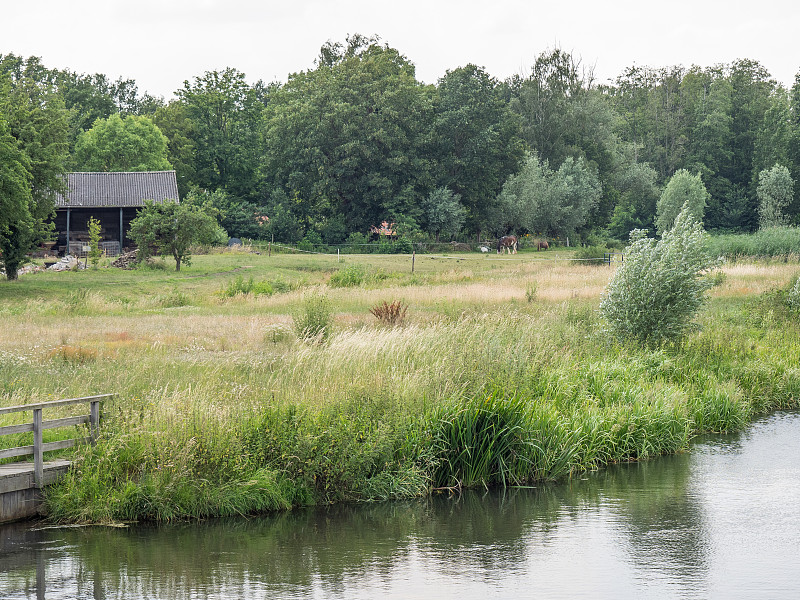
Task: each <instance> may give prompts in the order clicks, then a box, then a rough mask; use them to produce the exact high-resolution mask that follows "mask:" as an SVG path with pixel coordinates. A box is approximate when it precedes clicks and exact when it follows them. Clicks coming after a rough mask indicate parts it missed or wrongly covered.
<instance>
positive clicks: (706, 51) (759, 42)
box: [0, 0, 800, 99]
mask: <svg viewBox="0 0 800 600" xmlns="http://www.w3.org/2000/svg"><path fill="white" fill-rule="evenodd" d="M0 2H2V5H3V8H2V11H0V15H1V16H0V53H1V54H8V53H14V54H17V55H22V56H39V57H41V58H42V60H43V62H44V64H45V65H46V66H47V67H50V68H59V69H63V68H68V69H70V70H72V71H76V72H78V73H104V74H106V75H108V76H110V77H111V78H112V79H116V78H117V77H123V78H125V79H134V80H136V83H137V84H138V86H139V91H140V92H141V93H143V92H149V93H150V94H153V95H155V96H163V97H165V98H166V99H169V98H171V97H172V96H173V93H174V91H175V90H177V89H179V88H181V87H183V82H184V81H185V80H189V81H191V80H193V78H194V77H196V76H201V75H202V74H203V73H204V72H206V71H211V70H214V69H224V68H225V67H234V68H236V69H239V70H240V71H242V72H244V73H245V74H246V76H247V80H248V81H250V82H251V83H253V82H255V81H257V80H259V79H261V80H263V81H264V82H272V81H279V82H285V81H286V79H287V77H288V75H289V74H290V73H295V72H298V71H304V70H308V69H312V68H314V59H315V58H316V57H317V56H318V54H319V49H320V46H322V45H323V44H324V43H325V42H326V41H328V40H330V41H333V42H337V41H340V42H343V41H344V40H345V38H346V36H347V35H348V34H352V33H360V34H363V35H366V36H370V35H373V34H377V35H378V36H379V37H380V38H381V41H382V42H384V43H386V44H388V45H389V46H391V47H393V48H396V49H397V50H398V51H399V52H400V53H402V54H403V55H405V56H406V57H407V58H408V59H409V60H410V61H411V62H412V63H414V64H415V65H416V70H417V78H418V79H420V80H422V81H424V82H426V83H435V82H436V81H437V80H438V79H439V78H440V77H441V76H442V75H444V74H445V72H446V71H447V70H448V69H454V68H457V67H459V66H463V65H466V64H468V63H474V64H477V65H479V66H482V67H484V68H485V69H486V70H487V71H488V72H489V73H490V74H491V75H493V76H494V77H496V78H498V79H505V78H506V77H509V76H511V75H514V74H524V73H527V72H528V70H529V68H530V66H531V65H532V64H533V62H534V61H535V59H536V57H537V56H538V55H539V54H541V53H542V52H544V51H547V50H549V49H552V48H555V47H558V48H561V49H562V50H565V51H567V52H570V53H571V54H572V55H573V57H575V58H576V59H580V61H581V64H582V65H584V66H586V67H588V68H592V69H593V70H594V75H595V79H596V80H597V81H599V82H600V83H605V82H606V81H608V80H613V79H614V78H615V77H616V76H617V75H619V74H620V73H621V72H622V71H623V70H624V69H625V68H626V67H629V66H631V65H638V66H652V67H661V66H671V65H684V66H687V67H688V66H691V65H693V64H696V65H700V66H704V67H705V66H711V65H714V64H718V63H730V62H732V61H734V60H737V59H741V58H750V59H754V60H758V61H759V62H760V63H761V64H762V65H763V66H764V67H766V68H767V70H769V72H770V73H771V74H772V76H773V77H774V78H775V79H777V80H778V81H779V82H782V83H784V84H785V85H786V86H791V84H792V83H793V82H794V77H795V74H797V73H798V71H800V36H798V35H797V29H798V25H800V3H798V2H796V1H792V0H761V1H760V2H756V3H754V2H752V1H747V2H745V1H741V0H728V1H724V0H714V1H711V0H670V1H667V2H658V3H655V2H647V1H646V0H638V1H635V0H605V1H603V2H600V1H598V0H572V1H570V0H566V1H564V2H560V3H559V2H555V1H553V0H549V1H547V2H541V1H538V0H530V1H527V2H526V1H523V0H460V1H452V0H445V1H437V0H427V1H425V0H404V1H402V2H391V3H389V2H380V1H378V0H374V1H372V2H367V1H364V0H330V1H319V0H293V1H291V0H285V1H283V2H274V1H271V0H264V1H261V2H259V1H257V0H127V1H125V2H120V1H118V0H0Z"/></svg>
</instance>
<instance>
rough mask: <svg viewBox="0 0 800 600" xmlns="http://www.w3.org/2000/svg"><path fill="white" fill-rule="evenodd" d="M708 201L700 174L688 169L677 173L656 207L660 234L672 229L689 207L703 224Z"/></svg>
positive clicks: (692, 213) (693, 215)
mask: <svg viewBox="0 0 800 600" xmlns="http://www.w3.org/2000/svg"><path fill="white" fill-rule="evenodd" d="M707 201H708V192H707V191H706V186H705V185H703V180H702V178H701V177H700V174H699V173H698V174H696V175H692V174H691V173H689V171H687V170H686V169H681V170H679V171H677V172H676V173H675V174H674V175H673V176H672V177H671V178H670V180H669V183H668V184H667V187H666V188H664V192H663V193H662V194H661V197H660V198H659V199H658V205H657V207H656V210H657V212H658V215H657V216H656V227H657V228H658V234H659V235H663V234H664V232H666V231H668V230H670V229H672V226H673V224H674V223H675V219H676V217H677V216H678V214H679V213H680V212H681V211H682V210H683V208H684V207H687V206H688V208H689V212H690V213H691V215H692V217H693V218H694V219H695V220H696V221H697V222H698V223H701V224H702V222H703V214H704V213H705V209H706V203H707Z"/></svg>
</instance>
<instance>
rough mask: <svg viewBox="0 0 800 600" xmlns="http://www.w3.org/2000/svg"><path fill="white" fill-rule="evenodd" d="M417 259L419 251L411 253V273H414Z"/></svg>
mask: <svg viewBox="0 0 800 600" xmlns="http://www.w3.org/2000/svg"><path fill="white" fill-rule="evenodd" d="M416 258H417V251H416V250H412V251H411V272H412V273H413V272H414V260H415V259H416Z"/></svg>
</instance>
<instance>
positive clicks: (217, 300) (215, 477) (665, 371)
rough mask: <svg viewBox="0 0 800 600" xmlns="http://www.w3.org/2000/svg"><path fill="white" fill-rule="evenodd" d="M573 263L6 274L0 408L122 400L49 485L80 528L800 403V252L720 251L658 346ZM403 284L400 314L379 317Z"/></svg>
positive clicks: (367, 485) (412, 474)
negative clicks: (728, 259)
mask: <svg viewBox="0 0 800 600" xmlns="http://www.w3.org/2000/svg"><path fill="white" fill-rule="evenodd" d="M571 256H572V255H571V254H570V253H569V252H568V251H560V252H548V253H536V252H526V253H520V254H518V255H515V256H511V257H499V256H497V255H496V254H489V255H477V254H464V255H458V254H453V255H450V256H442V255H436V256H434V255H418V256H417V257H416V259H415V263H414V273H413V274H412V272H411V258H410V257H408V256H402V255H347V256H344V255H343V256H342V257H341V260H339V259H338V258H337V257H336V256H335V255H333V256H332V255H299V256H298V255H288V254H276V255H273V256H271V257H270V256H267V255H266V254H264V253H262V254H255V253H250V252H244V251H239V252H236V251H225V252H221V253H216V254H208V255H202V256H196V257H194V261H193V264H192V265H191V266H185V267H182V269H181V271H180V272H175V271H174V270H173V268H174V265H173V264H172V263H171V262H167V263H165V264H164V265H162V266H160V267H159V266H156V267H154V268H149V269H143V270H134V271H121V270H117V269H98V270H89V271H84V272H67V273H37V274H32V275H26V276H23V277H21V278H20V280H19V281H17V282H5V281H2V282H0V319H2V323H3V325H2V329H0V405H4V406H8V405H16V404H24V403H29V402H37V401H42V400H48V399H54V398H59V397H74V396H80V395H91V394H98V393H106V392H114V393H116V394H118V396H117V398H116V399H115V400H114V401H112V402H110V403H108V404H107V405H106V406H105V407H104V412H103V416H104V424H103V436H102V439H101V440H100V442H99V443H98V444H97V446H96V447H94V448H91V447H85V448H82V449H80V450H78V451H76V458H77V459H78V463H77V465H78V466H77V467H76V468H75V469H74V470H73V472H72V473H71V474H70V475H69V476H68V477H66V478H65V479H64V480H63V481H62V483H60V484H59V485H57V486H54V487H53V488H51V489H50V490H49V492H48V497H47V500H48V505H49V508H50V511H51V515H52V517H53V518H54V519H57V520H64V521H110V520H133V519H156V520H169V519H174V518H185V517H202V516H214V515H226V514H246V513H252V512H259V511H264V510H276V509H286V508H290V507H292V506H296V505H303V504H312V503H324V502H337V501H349V500H362V501H363V500H376V499H386V498H398V497H407V496H414V495H419V494H425V493H430V492H431V491H432V490H434V489H437V488H450V489H452V488H456V487H458V486H462V485H463V486H474V485H491V484H496V483H505V484H506V485H515V484H523V483H530V482H532V481H537V480H542V479H555V478H560V477H564V476H567V475H569V474H570V473H574V472H579V471H582V470H585V469H594V468H598V467H601V466H602V465H604V464H607V463H609V462H614V461H623V460H637V459H642V458H647V457H650V456H654V455H658V454H662V453H667V452H676V451H680V450H682V449H684V448H685V447H686V446H687V443H688V440H689V439H690V438H691V437H692V436H693V435H695V434H697V433H699V432H703V431H726V430H736V429H740V428H741V427H743V426H744V425H745V424H746V423H748V422H749V421H750V419H751V417H752V416H753V415H754V414H756V413H760V412H764V411H767V410H771V409H774V408H778V407H796V406H797V404H798V398H799V397H800V369H798V364H800V341H798V339H800V336H798V333H800V332H799V331H798V320H797V317H796V315H793V314H791V313H789V312H787V311H786V310H785V309H784V308H783V307H782V305H781V304H780V302H778V301H777V300H776V295H775V293H774V290H776V289H780V288H785V287H786V286H787V285H788V283H789V282H790V281H791V280H792V279H793V278H794V277H796V275H797V274H798V271H800V267H798V265H797V264H795V263H791V262H780V263H767V262H762V263H743V262H737V263H736V264H733V265H730V266H729V267H726V268H723V270H722V273H723V274H722V275H718V276H717V277H716V281H717V283H718V285H717V286H716V287H714V288H713V289H712V291H711V292H710V301H709V304H708V305H707V306H706V308H705V309H704V311H703V313H702V315H701V317H700V324H701V331H700V332H699V333H697V334H694V335H692V336H691V337H689V338H688V339H687V340H686V341H685V342H684V343H683V344H681V345H679V346H675V347H668V348H660V349H643V348H639V347H636V346H627V345H620V344H617V343H614V342H612V341H611V339H610V338H609V337H608V336H607V335H606V334H605V332H604V326H603V323H602V322H600V320H599V318H598V316H597V312H596V308H597V305H598V303H599V299H600V295H601V293H602V291H603V289H604V286H605V285H606V283H607V282H608V280H609V277H610V276H611V273H612V267H608V266H605V265H603V266H590V265H587V264H585V263H580V262H573V261H570V260H569V259H570V257H571ZM243 292H247V293H243ZM314 295H315V296H314ZM320 295H324V298H325V300H326V302H327V304H328V305H329V307H330V309H331V311H332V328H331V330H330V335H329V336H328V337H327V340H326V341H325V342H324V343H318V342H315V341H311V340H303V339H300V338H299V337H298V335H297V328H296V327H295V320H296V319H299V318H300V317H301V314H302V312H303V310H304V308H305V307H307V306H308V302H309V298H311V297H320ZM396 301H400V302H401V303H402V304H403V305H405V306H407V307H408V310H407V313H406V316H405V320H404V323H403V324H402V325H401V326H395V327H389V326H386V325H384V324H381V323H380V322H379V321H378V319H376V317H375V316H373V314H371V312H370V308H373V307H375V306H376V305H378V304H380V303H382V302H387V303H391V302H396ZM66 414H67V409H64V411H63V413H58V414H54V415H46V418H53V417H57V416H66ZM15 418H20V419H21V418H23V417H22V416H21V415H16V416H15ZM9 419H10V417H9ZM9 419H7V420H6V421H3V423H2V424H11V423H12V422H14V421H11V420H9ZM48 433H49V434H50V435H57V434H56V433H55V432H48ZM67 433H69V432H67ZM67 433H64V434H61V435H64V436H67ZM28 435H29V434H28ZM68 437H71V435H70V436H68ZM20 443H26V442H25V438H24V437H23V436H19V437H17V438H16V439H14V438H10V437H9V438H0V444H3V445H17V444H20Z"/></svg>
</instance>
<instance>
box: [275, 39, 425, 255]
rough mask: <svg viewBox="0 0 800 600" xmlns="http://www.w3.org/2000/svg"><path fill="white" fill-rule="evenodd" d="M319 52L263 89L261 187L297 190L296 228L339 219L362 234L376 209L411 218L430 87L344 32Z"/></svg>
mask: <svg viewBox="0 0 800 600" xmlns="http://www.w3.org/2000/svg"><path fill="white" fill-rule="evenodd" d="M321 55H322V56H324V58H321V59H320V61H319V62H318V63H317V67H316V68H315V69H313V70H308V71H303V72H299V73H294V74H292V75H291V76H290V77H289V80H288V81H287V83H286V84H285V85H283V86H281V87H280V88H278V89H275V90H274V91H273V93H271V94H270V99H269V103H268V104H267V106H266V109H265V111H264V139H265V143H266V146H267V151H266V152H265V153H264V160H265V164H264V166H263V173H264V175H265V177H266V181H267V185H268V186H270V187H271V188H272V189H281V190H285V191H286V192H287V193H288V194H290V195H291V194H293V193H295V192H297V194H298V195H299V197H300V198H302V200H303V202H302V203H301V204H299V205H297V206H293V207H292V209H291V210H292V213H293V214H294V215H295V217H296V218H297V219H298V221H299V222H300V223H301V225H302V226H303V227H308V226H309V225H310V224H311V222H312V220H317V219H321V218H336V217H342V218H343V219H344V223H345V225H346V229H347V230H349V231H366V230H367V228H368V227H369V226H370V225H375V224H377V223H379V222H380V221H381V220H382V219H384V218H386V217H385V215H392V216H393V217H394V216H399V215H404V214H409V215H416V214H418V213H419V204H420V201H421V198H422V196H423V194H424V192H425V191H427V190H426V189H425V187H424V186H425V182H426V181H427V179H428V173H429V169H430V162H431V161H430V157H428V156H425V150H426V145H427V143H428V141H429V132H430V127H431V122H432V118H433V90H432V89H431V88H430V87H429V86H425V85H423V84H421V83H420V82H418V81H417V80H416V79H415V77H414V66H413V65H412V64H411V63H410V62H409V61H408V60H407V59H406V58H405V57H404V56H402V55H401V54H400V53H399V52H398V51H397V50H395V49H393V48H389V47H388V46H385V45H380V44H379V43H378V41H377V39H367V38H364V37H363V36H359V35H355V36H351V37H349V38H348V40H347V47H346V48H343V47H341V46H340V45H338V44H327V45H326V46H324V47H323V49H322V53H321ZM270 219H272V215H270ZM277 238H278V236H277V234H276V239H277Z"/></svg>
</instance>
